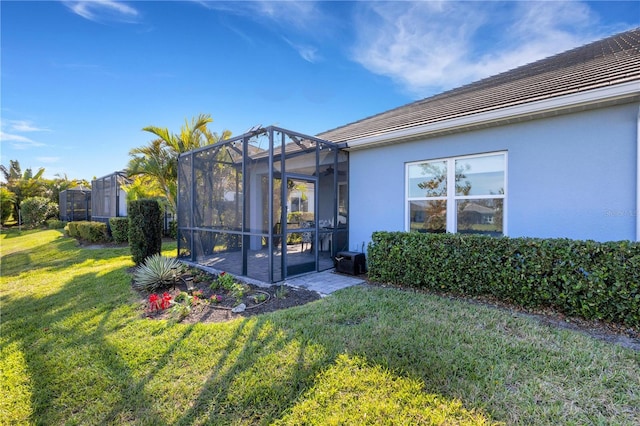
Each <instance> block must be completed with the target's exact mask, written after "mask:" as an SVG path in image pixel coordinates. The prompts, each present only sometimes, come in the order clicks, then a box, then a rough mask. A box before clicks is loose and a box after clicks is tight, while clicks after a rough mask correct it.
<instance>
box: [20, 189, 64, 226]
mask: <svg viewBox="0 0 640 426" xmlns="http://www.w3.org/2000/svg"><path fill="white" fill-rule="evenodd" d="M20 208H21V209H22V219H23V221H24V224H25V225H26V226H27V227H29V228H36V227H38V226H42V225H43V224H44V222H45V221H46V220H47V219H50V218H53V217H57V216H58V203H54V202H52V201H50V200H49V199H48V198H47V197H29V198H25V199H24V200H23V201H22V203H20Z"/></svg>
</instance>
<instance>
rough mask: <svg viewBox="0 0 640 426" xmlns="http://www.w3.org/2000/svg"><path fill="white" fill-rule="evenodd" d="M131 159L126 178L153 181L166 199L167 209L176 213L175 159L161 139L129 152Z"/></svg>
mask: <svg viewBox="0 0 640 426" xmlns="http://www.w3.org/2000/svg"><path fill="white" fill-rule="evenodd" d="M129 155H131V156H132V157H133V158H132V159H131V160H130V161H129V165H128V167H127V175H128V176H139V177H146V178H149V179H151V180H153V181H154V182H155V183H156V184H157V185H158V186H159V187H160V189H161V190H162V192H163V194H164V196H165V197H166V198H167V202H168V203H169V208H170V209H171V211H172V212H175V211H176V200H177V193H178V182H177V180H178V179H177V176H178V171H177V162H176V161H175V160H176V157H175V156H174V155H173V154H172V153H170V152H169V150H167V149H166V148H165V145H164V141H163V140H162V139H155V140H153V141H151V142H150V143H149V145H146V146H143V147H139V148H134V149H132V150H131V151H129Z"/></svg>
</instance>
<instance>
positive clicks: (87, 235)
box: [65, 220, 111, 243]
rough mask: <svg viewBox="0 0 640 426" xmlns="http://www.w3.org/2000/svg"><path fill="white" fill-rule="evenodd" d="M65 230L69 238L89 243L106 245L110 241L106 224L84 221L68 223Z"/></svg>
mask: <svg viewBox="0 0 640 426" xmlns="http://www.w3.org/2000/svg"><path fill="white" fill-rule="evenodd" d="M65 229H66V231H67V234H69V236H70V237H73V238H78V239H81V240H85V241H88V242H90V243H108V242H110V241H111V239H110V238H109V232H108V230H107V224H106V223H102V222H90V221H86V220H83V221H78V222H69V223H68V224H67V226H66V227H65Z"/></svg>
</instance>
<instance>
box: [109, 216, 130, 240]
mask: <svg viewBox="0 0 640 426" xmlns="http://www.w3.org/2000/svg"><path fill="white" fill-rule="evenodd" d="M109 227H110V228H111V237H113V241H114V242H115V243H118V244H120V243H126V242H127V241H129V218H128V217H112V218H109Z"/></svg>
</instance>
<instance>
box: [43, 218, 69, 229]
mask: <svg viewBox="0 0 640 426" xmlns="http://www.w3.org/2000/svg"><path fill="white" fill-rule="evenodd" d="M64 227H65V222H63V221H61V220H59V219H49V220H47V228H49V229H63V228H64Z"/></svg>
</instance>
